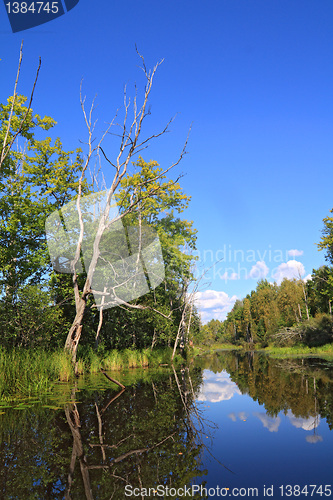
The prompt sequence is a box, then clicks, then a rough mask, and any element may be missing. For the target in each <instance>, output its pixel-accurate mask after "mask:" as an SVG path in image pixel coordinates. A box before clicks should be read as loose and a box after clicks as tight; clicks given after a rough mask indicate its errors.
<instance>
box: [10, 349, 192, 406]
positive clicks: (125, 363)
mask: <svg viewBox="0 0 333 500" xmlns="http://www.w3.org/2000/svg"><path fill="white" fill-rule="evenodd" d="M171 356H172V349H168V348H166V349H154V350H152V351H151V350H150V349H143V350H132V349H125V350H124V351H116V350H112V351H100V352H95V351H93V350H92V349H88V350H86V351H85V352H82V354H80V356H79V357H78V361H77V366H76V375H75V373H74V369H73V366H72V363H71V359H70V356H69V355H68V354H67V353H65V352H64V351H63V350H57V351H46V350H44V349H34V350H33V349H25V348H16V349H10V350H9V349H3V348H0V373H1V378H0V398H2V399H3V398H5V399H9V398H13V397H22V396H32V395H35V394H42V393H46V392H50V391H52V389H53V387H54V385H55V384H56V383H58V382H69V381H71V380H74V379H75V376H77V375H79V376H80V375H84V374H92V373H98V372H100V371H101V370H105V371H118V372H119V371H120V370H130V369H133V368H155V367H158V366H161V365H171ZM181 361H184V360H183V358H182V357H181V356H180V355H179V354H176V356H175V358H174V360H173V363H174V364H175V365H177V364H178V363H179V362H181Z"/></svg>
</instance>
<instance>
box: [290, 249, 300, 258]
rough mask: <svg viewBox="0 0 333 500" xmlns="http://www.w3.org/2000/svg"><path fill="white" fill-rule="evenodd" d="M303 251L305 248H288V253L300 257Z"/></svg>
mask: <svg viewBox="0 0 333 500" xmlns="http://www.w3.org/2000/svg"><path fill="white" fill-rule="evenodd" d="M303 253H304V252H303V250H297V249H296V248H295V249H294V250H288V255H290V256H291V257H300V256H301V255H303Z"/></svg>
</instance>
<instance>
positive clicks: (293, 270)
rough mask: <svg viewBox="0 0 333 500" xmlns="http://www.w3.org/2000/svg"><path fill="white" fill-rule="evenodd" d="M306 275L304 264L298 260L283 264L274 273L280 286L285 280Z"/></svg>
mask: <svg viewBox="0 0 333 500" xmlns="http://www.w3.org/2000/svg"><path fill="white" fill-rule="evenodd" d="M303 274H305V269H304V266H303V264H302V262H298V261H297V260H288V262H282V264H280V265H279V267H278V268H277V269H276V270H275V272H273V274H272V276H273V278H274V279H275V280H276V282H277V284H278V285H280V284H281V281H282V280H283V279H284V278H287V279H288V280H292V279H294V278H296V279H297V278H299V277H300V276H303Z"/></svg>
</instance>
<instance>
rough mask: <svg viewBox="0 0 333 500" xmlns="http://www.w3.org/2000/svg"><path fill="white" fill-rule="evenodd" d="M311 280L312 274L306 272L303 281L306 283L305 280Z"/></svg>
mask: <svg viewBox="0 0 333 500" xmlns="http://www.w3.org/2000/svg"><path fill="white" fill-rule="evenodd" d="M311 280H312V276H311V274H308V275H307V276H305V278H303V281H304V282H305V283H306V282H307V281H311Z"/></svg>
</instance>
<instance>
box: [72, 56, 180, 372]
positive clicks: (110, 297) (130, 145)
mask: <svg viewBox="0 0 333 500" xmlns="http://www.w3.org/2000/svg"><path fill="white" fill-rule="evenodd" d="M138 55H139V57H140V58H141V62H142V70H143V72H144V75H145V80H146V84H145V89H144V95H143V102H142V105H141V107H139V106H138V102H137V95H135V96H134V99H133V103H132V112H133V118H132V119H130V118H129V111H130V107H131V100H130V99H128V98H127V95H126V89H125V91H124V119H123V123H122V124H121V132H120V134H113V135H116V136H117V137H118V138H119V141H120V144H119V151H118V154H117V156H116V158H115V160H114V161H111V160H110V159H109V158H108V156H107V155H106V154H105V152H104V150H103V148H102V146H101V144H102V141H103V139H104V138H105V135H106V133H108V132H110V129H111V127H113V126H115V125H117V123H116V121H115V120H116V117H115V118H114V120H113V121H112V122H111V124H110V125H109V127H108V129H107V131H106V132H105V133H104V135H103V136H102V138H101V140H100V141H99V142H98V144H96V145H95V146H94V145H93V133H94V128H95V124H94V123H93V122H92V113H93V109H94V102H93V104H92V106H91V109H90V112H89V114H87V113H86V110H85V99H84V98H82V93H81V94H80V96H81V107H82V110H83V114H84V119H85V122H86V125H87V128H88V153H87V157H86V160H85V163H84V165H83V168H82V173H81V177H80V180H79V190H78V196H77V199H76V210H77V214H78V219H79V235H78V239H77V245H76V251H75V257H74V259H73V260H71V263H70V266H71V272H72V274H73V286H74V295H75V306H76V315H75V318H74V321H73V324H72V326H71V328H70V330H69V332H68V336H67V340H66V343H65V349H66V350H68V351H69V352H70V353H71V356H72V361H73V363H75V361H76V352H77V348H78V344H79V341H80V337H81V333H82V328H83V318H84V312H85V309H86V306H87V299H88V297H89V296H90V295H91V294H93V293H94V294H97V295H99V296H101V297H103V298H104V299H103V301H102V303H101V313H100V325H99V331H100V328H101V322H102V320H103V316H102V311H103V308H105V307H106V306H110V304H111V303H113V305H118V304H119V303H120V302H121V304H122V306H125V307H129V308H134V309H143V308H144V306H142V305H135V304H129V303H128V302H126V301H125V300H122V301H120V302H119V301H118V302H117V290H115V288H113V289H112V290H105V288H104V290H102V291H99V290H94V289H93V288H92V285H93V279H94V276H95V273H96V267H97V263H98V259H99V258H100V255H101V240H102V238H103V235H105V233H106V232H107V231H108V230H109V229H110V226H111V224H116V223H117V222H119V221H120V220H121V219H123V218H124V217H125V216H126V215H128V214H130V213H133V212H135V211H138V210H139V209H140V207H141V206H142V205H144V203H145V200H146V199H147V198H149V197H153V196H156V194H157V193H158V189H156V186H155V187H153V183H154V182H156V180H158V179H159V178H161V177H162V176H164V175H165V174H166V173H167V172H168V171H169V170H170V169H172V168H173V167H175V166H176V165H178V164H179V162H180V161H181V159H182V158H183V156H184V155H185V154H186V146H187V141H188V137H187V139H186V141H185V144H184V147H183V149H182V151H181V153H180V155H179V157H178V159H177V160H176V161H175V162H174V163H173V164H172V165H170V166H169V167H168V168H166V169H165V170H164V171H163V172H161V173H159V174H158V175H156V176H155V177H153V178H151V179H147V180H145V181H144V183H145V188H146V189H145V194H144V195H142V196H138V193H139V192H140V188H141V187H142V186H141V185H140V186H137V187H135V188H134V191H133V192H132V193H131V195H130V200H129V204H128V205H127V208H126V210H124V211H123V212H122V213H118V214H117V215H116V216H114V215H113V216H112V203H113V199H114V195H115V193H116V191H117V188H118V187H120V185H121V181H122V179H124V177H125V176H126V174H127V172H128V167H129V165H130V163H131V161H132V159H133V157H134V156H135V155H137V154H138V153H139V152H141V151H142V150H143V149H145V148H147V147H148V144H149V141H150V140H152V139H156V138H158V137H161V136H162V135H163V134H165V133H166V132H167V131H168V128H169V125H170V123H171V122H172V121H173V119H171V120H170V121H169V122H168V123H167V125H166V126H165V127H164V129H163V130H162V131H161V132H159V133H156V134H152V135H150V136H149V137H148V138H145V139H141V134H142V125H143V122H144V120H145V118H146V117H147V116H148V115H149V114H150V111H149V109H148V102H149V97H150V93H151V90H152V84H153V79H154V76H155V73H156V71H157V69H158V67H159V65H160V64H161V62H160V63H157V64H156V66H155V67H154V68H153V70H148V69H147V67H146V65H145V61H144V58H143V56H142V55H141V54H139V52H138ZM116 116H117V115H116ZM100 151H101V152H102V154H103V156H104V158H105V160H106V161H107V163H108V164H109V165H110V166H111V167H112V168H113V169H114V176H113V180H112V183H111V186H110V187H109V189H108V190H107V191H106V192H105V203H104V207H103V210H102V213H101V216H100V217H99V221H98V224H97V227H96V231H95V236H94V240H93V244H92V249H93V250H92V255H91V259H90V262H89V265H88V268H87V269H86V279H85V283H84V285H83V288H82V290H80V287H79V281H78V274H79V273H78V270H77V265H78V264H79V261H80V258H81V256H82V248H83V243H84V233H85V221H84V215H83V212H82V206H81V203H82V184H83V181H84V177H85V174H86V171H87V168H88V166H89V164H90V162H91V159H92V156H93V155H94V153H95V154H97V153H99V152H100ZM150 186H151V188H150ZM110 216H111V217H110ZM108 265H109V266H112V263H110V262H108ZM123 284H124V283H119V284H118V285H117V286H122V285H123ZM106 299H107V300H106ZM99 331H98V334H99ZM97 337H98V335H97Z"/></svg>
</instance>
